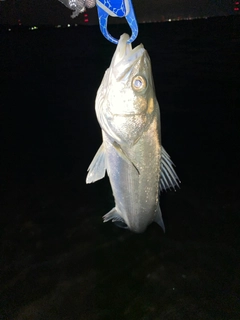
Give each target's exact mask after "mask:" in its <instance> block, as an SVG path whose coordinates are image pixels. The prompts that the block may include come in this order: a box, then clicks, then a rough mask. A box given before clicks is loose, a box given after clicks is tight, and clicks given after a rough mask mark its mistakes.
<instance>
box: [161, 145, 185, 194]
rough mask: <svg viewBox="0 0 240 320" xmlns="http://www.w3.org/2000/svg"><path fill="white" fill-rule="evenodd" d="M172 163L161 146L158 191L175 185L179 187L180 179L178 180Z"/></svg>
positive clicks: (174, 187)
mask: <svg viewBox="0 0 240 320" xmlns="http://www.w3.org/2000/svg"><path fill="white" fill-rule="evenodd" d="M173 166H174V163H173V162H172V160H171V158H170V156H169V154H168V153H167V152H166V150H165V149H164V148H163V147H162V156H161V164H160V167H161V175H160V191H162V190H167V189H171V188H173V189H174V190H175V189H176V187H178V188H180V186H179V184H180V183H181V181H180V180H179V178H178V176H177V174H176V172H175V170H174V168H173Z"/></svg>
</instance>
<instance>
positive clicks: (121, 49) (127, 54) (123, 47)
mask: <svg viewBox="0 0 240 320" xmlns="http://www.w3.org/2000/svg"><path fill="white" fill-rule="evenodd" d="M129 38H130V37H129V35H128V34H127V33H124V34H122V35H121V37H120V39H119V42H118V46H117V49H116V52H115V61H114V65H116V64H118V63H119V62H121V61H122V60H128V61H129V62H133V61H135V60H137V59H138V58H139V57H141V56H142V54H143V53H144V52H145V51H146V50H145V49H144V46H143V44H139V45H138V46H136V47H135V48H133V49H132V44H131V43H127V41H128V40H129Z"/></svg>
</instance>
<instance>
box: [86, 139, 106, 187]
mask: <svg viewBox="0 0 240 320" xmlns="http://www.w3.org/2000/svg"><path fill="white" fill-rule="evenodd" d="M105 172H106V160H105V151H104V146H103V143H102V144H101V146H100V148H99V149H98V151H97V153H96V154H95V156H94V158H93V160H92V162H91V164H90V166H89V168H88V175H87V178H86V183H93V182H95V181H97V180H100V179H102V178H104V176H105Z"/></svg>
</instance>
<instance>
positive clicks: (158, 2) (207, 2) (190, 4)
mask: <svg viewBox="0 0 240 320" xmlns="http://www.w3.org/2000/svg"><path fill="white" fill-rule="evenodd" d="M236 1H237V0H235V1H234V0H214V1H213V0H132V3H133V5H134V9H135V12H136V17H137V20H138V22H143V21H162V19H164V18H165V19H173V18H178V17H180V18H187V17H189V16H190V17H204V16H207V17H209V16H223V15H230V14H234V13H237V12H235V11H234V3H235V2H236ZM65 2H67V0H65ZM87 13H88V15H89V23H90V24H98V16H97V10H96V7H95V8H93V9H89V10H87ZM71 14H72V10H70V9H67V8H66V7H65V6H64V5H63V4H62V3H61V2H60V1H58V0H41V1H40V0H5V1H3V2H2V1H1V2H0V23H2V24H17V21H18V19H20V20H21V22H22V24H23V25H39V24H47V25H51V24H53V25H54V24H55V25H58V24H67V23H70V24H74V23H83V15H81V14H80V15H79V16H78V17H77V18H75V19H72V18H71V17H70V16H71ZM110 21H111V22H112V23H115V22H116V23H119V22H126V20H125V19H116V18H115V19H110Z"/></svg>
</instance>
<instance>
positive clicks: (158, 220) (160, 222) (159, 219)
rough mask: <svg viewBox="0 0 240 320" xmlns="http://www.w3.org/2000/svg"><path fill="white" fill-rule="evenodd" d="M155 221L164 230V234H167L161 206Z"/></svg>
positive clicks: (158, 207)
mask: <svg viewBox="0 0 240 320" xmlns="http://www.w3.org/2000/svg"><path fill="white" fill-rule="evenodd" d="M154 221H155V222H156V223H157V224H158V225H159V226H160V227H161V228H162V229H163V232H165V225H164V222H163V218H162V212H161V209H160V206H159V204H158V206H157V211H156V215H155V219H154Z"/></svg>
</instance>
